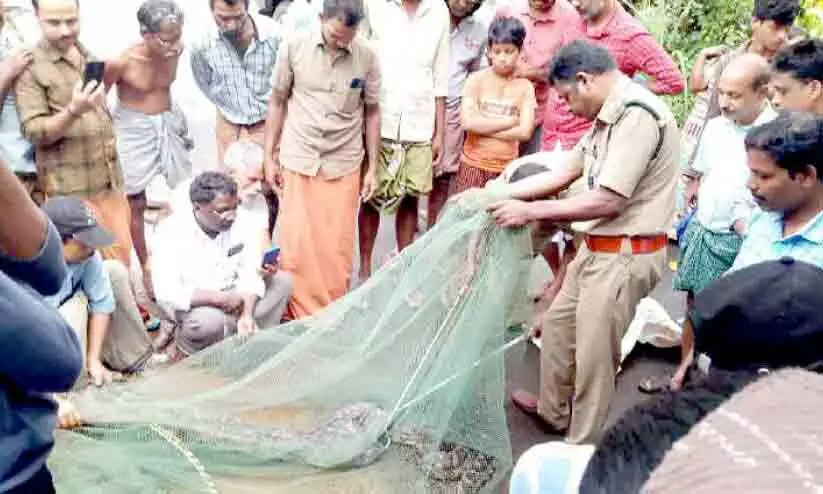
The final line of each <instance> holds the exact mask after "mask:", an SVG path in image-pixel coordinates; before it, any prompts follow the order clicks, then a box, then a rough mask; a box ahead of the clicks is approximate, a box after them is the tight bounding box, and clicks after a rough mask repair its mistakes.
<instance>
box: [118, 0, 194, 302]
mask: <svg viewBox="0 0 823 494" xmlns="http://www.w3.org/2000/svg"><path fill="white" fill-rule="evenodd" d="M137 20H138V22H139V23H140V33H141V34H142V36H143V40H142V41H141V42H140V43H138V44H136V45H134V46H132V47H130V48H129V49H127V50H126V51H125V52H124V53H123V54H122V55H121V56H120V57H119V58H118V59H117V60H115V61H113V62H108V63H106V87H107V88H110V87H111V86H113V85H115V84H116V85H117V96H118V104H117V107H116V109H115V111H114V116H113V117H114V125H115V129H116V130H117V152H118V154H119V156H120V161H121V163H122V166H123V178H124V182H125V183H124V185H125V189H126V194H127V195H128V199H129V205H130V206H131V236H132V239H133V241H134V247H135V250H136V251H137V258H138V259H139V260H140V266H141V268H142V272H143V282H144V285H145V286H146V290H147V291H148V293H149V294H150V295H151V294H152V292H151V290H152V288H151V287H152V282H151V271H150V269H149V262H148V258H149V255H148V249H147V248H146V236H145V232H144V228H145V223H144V217H143V215H144V213H145V211H146V207H147V200H146V188H147V187H148V185H149V183H151V181H152V180H153V179H154V177H156V176H157V175H161V174H162V175H163V176H164V177H165V178H166V182H167V183H168V185H169V187H172V188H173V187H174V186H176V185H177V184H178V183H179V182H180V181H182V180H183V179H185V178H187V177H188V176H189V175H190V174H191V162H190V161H189V150H190V149H191V148H192V146H193V143H192V141H191V139H190V137H189V136H188V128H187V125H186V119H185V117H184V115H183V112H182V111H181V110H180V108H179V107H178V106H177V105H175V104H174V103H172V101H171V85H172V83H173V82H174V80H175V78H176V76H177V63H178V61H179V60H180V54H181V53H182V51H183V45H182V44H181V42H180V38H181V35H182V29H183V11H182V10H180V7H179V6H178V5H177V4H175V3H174V2H173V1H171V0H146V1H145V2H144V3H143V4H142V5H141V6H140V9H139V10H138V11H137Z"/></svg>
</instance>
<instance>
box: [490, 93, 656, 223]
mask: <svg viewBox="0 0 823 494" xmlns="http://www.w3.org/2000/svg"><path fill="white" fill-rule="evenodd" d="M658 132H660V129H658V128H657V122H656V121H655V119H654V118H653V117H652V116H651V115H649V114H648V113H647V112H646V111H644V110H640V109H635V108H629V109H627V110H626V113H625V114H624V116H623V117H622V119H621V120H620V122H619V123H618V124H616V125H615V126H614V127H613V130H612V136H611V140H613V141H612V142H629V141H631V142H633V143H634V145H632V146H613V147H610V149H609V152H608V153H607V155H606V156H605V157H604V160H603V163H602V166H601V171H600V174H599V176H598V177H597V182H598V185H597V187H595V188H592V189H591V190H589V191H587V192H584V193H582V194H577V195H574V196H572V197H569V198H566V199H561V200H556V201H539V202H534V203H525V202H520V201H501V202H498V203H495V204H492V205H491V206H490V207H489V211H490V212H491V213H492V215H493V216H494V217H495V220H496V221H497V223H498V224H500V225H501V226H521V225H524V224H526V223H528V222H529V221H534V220H544V221H551V222H574V221H588V220H593V219H598V218H611V217H615V216H617V215H619V214H620V212H621V211H622V210H623V209H624V208H625V205H626V202H627V200H628V198H630V197H631V196H632V194H633V193H634V190H635V188H636V187H637V184H638V183H639V182H640V180H641V179H642V178H643V177H644V176H645V174H646V172H647V169H648V166H649V162H650V160H651V158H652V154H653V153H654V152H655V148H656V147H657V142H658V136H659V134H658ZM575 151H576V152H577V153H581V152H582V151H581V146H580V145H578V146H577V147H576V148H575ZM578 159H579V160H581V162H582V155H579V154H578Z"/></svg>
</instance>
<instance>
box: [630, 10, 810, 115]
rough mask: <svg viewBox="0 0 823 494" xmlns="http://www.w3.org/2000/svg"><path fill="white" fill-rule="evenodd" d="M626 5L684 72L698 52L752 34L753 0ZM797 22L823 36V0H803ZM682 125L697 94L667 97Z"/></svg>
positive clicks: (733, 43) (734, 41)
mask: <svg viewBox="0 0 823 494" xmlns="http://www.w3.org/2000/svg"><path fill="white" fill-rule="evenodd" d="M623 3H624V5H625V6H626V7H627V8H628V9H629V11H630V12H632V13H633V14H634V15H635V16H636V17H637V18H638V19H640V21H641V22H643V24H644V25H645V26H646V28H647V29H648V30H649V31H650V32H651V33H652V35H653V36H654V37H655V38H656V39H657V40H658V41H659V42H661V43H662V44H663V46H664V47H665V48H666V50H667V51H668V52H669V53H670V54H671V55H672V57H673V58H674V60H675V62H676V63H677V64H678V65H679V66H680V70H681V71H682V72H683V74H684V75H686V76H688V74H690V73H691V69H692V64H693V63H694V60H695V59H696V58H697V53H698V52H699V51H700V50H702V49H703V48H706V47H709V46H716V45H726V46H729V47H733V46H736V45H738V44H739V43H741V42H742V41H743V40H745V39H746V38H747V37H748V36H749V34H750V33H749V29H750V26H751V13H752V5H753V0H625V1H624V2H623ZM802 6H803V11H802V13H801V16H800V18H799V21H798V24H800V26H801V27H802V28H804V29H805V30H806V31H807V32H809V34H810V35H811V36H814V37H821V36H823V0H802ZM667 99H668V103H669V104H670V105H671V107H672V110H673V111H674V113H675V115H676V116H677V118H678V121H679V122H680V123H681V124H682V123H683V120H684V119H685V117H686V115H688V113H689V110H691V106H692V101H693V99H694V97H693V96H692V95H691V94H689V93H688V92H686V93H684V94H681V95H678V96H673V97H668V98H667Z"/></svg>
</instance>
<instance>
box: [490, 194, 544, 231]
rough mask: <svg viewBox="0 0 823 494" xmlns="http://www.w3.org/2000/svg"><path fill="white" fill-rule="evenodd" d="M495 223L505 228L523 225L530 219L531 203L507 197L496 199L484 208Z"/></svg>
mask: <svg viewBox="0 0 823 494" xmlns="http://www.w3.org/2000/svg"><path fill="white" fill-rule="evenodd" d="M486 211H487V212H488V213H489V214H491V215H492V218H494V221H495V223H497V224H498V225H499V226H502V227H505V228H514V227H519V226H523V225H525V224H526V223H528V222H530V221H532V219H533V218H532V217H531V205H530V204H529V203H527V202H524V201H518V200H515V199H507V200H505V201H498V202H495V203H494V204H491V205H490V206H489V207H487V208H486Z"/></svg>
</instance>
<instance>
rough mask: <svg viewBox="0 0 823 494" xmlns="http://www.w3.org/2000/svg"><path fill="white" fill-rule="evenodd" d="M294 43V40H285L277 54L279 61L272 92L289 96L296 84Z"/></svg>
mask: <svg viewBox="0 0 823 494" xmlns="http://www.w3.org/2000/svg"><path fill="white" fill-rule="evenodd" d="M292 43H293V40H290V39H287V40H283V42H282V43H280V49H279V50H278V52H277V61H276V62H275V64H274V71H273V72H272V75H271V86H272V90H274V91H276V92H280V93H285V94H289V93H291V88H292V85H293V84H294V70H293V69H292V64H291V52H292V50H293V48H292Z"/></svg>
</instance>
